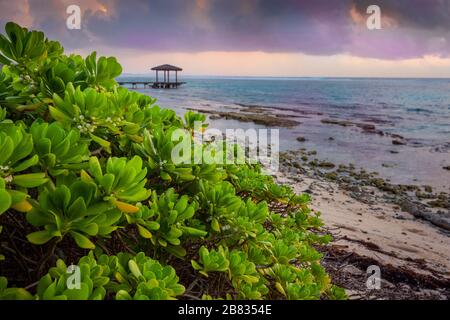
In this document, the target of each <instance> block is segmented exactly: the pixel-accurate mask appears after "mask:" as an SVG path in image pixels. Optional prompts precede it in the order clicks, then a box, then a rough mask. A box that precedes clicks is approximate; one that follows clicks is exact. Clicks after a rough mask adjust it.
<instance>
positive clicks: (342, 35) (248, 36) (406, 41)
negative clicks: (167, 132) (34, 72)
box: [0, 0, 450, 59]
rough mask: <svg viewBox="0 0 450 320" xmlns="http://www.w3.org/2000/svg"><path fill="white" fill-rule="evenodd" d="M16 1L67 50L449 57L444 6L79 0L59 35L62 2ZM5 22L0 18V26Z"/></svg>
mask: <svg viewBox="0 0 450 320" xmlns="http://www.w3.org/2000/svg"><path fill="white" fill-rule="evenodd" d="M1 2H3V1H0V7H1V6H2V5H3V4H2V3H1ZM5 2H6V1H5ZM24 2H27V3H28V5H29V8H28V10H15V11H12V10H9V11H11V12H22V11H26V12H27V14H29V15H30V16H31V18H32V19H31V21H33V23H32V26H33V28H37V29H41V30H43V31H45V32H47V33H48V34H49V36H50V37H53V38H57V39H59V40H61V41H62V42H63V44H64V45H65V47H67V48H92V47H93V46H94V45H103V46H109V47H121V48H133V49H143V50H152V51H172V52H200V51H264V52H302V53H306V54H314V55H333V54H341V53H346V54H352V55H356V56H362V57H375V58H382V59H403V58H413V57H421V56H423V55H427V54H432V55H439V56H445V57H447V56H449V54H450V1H446V0H343V1H329V0H315V1H302V0H283V1H270V0H196V1H194V0H193V1H184V0H150V1H143V0H141V1H140V0H128V1H117V0H92V1H89V0H79V1H78V2H79V4H80V6H81V7H82V9H83V29H82V30H81V31H69V30H67V29H65V18H66V14H65V6H64V5H63V4H62V3H63V2H64V1H56V0H52V1H44V0H28V1H19V2H17V3H11V2H8V6H15V5H17V6H23V5H24V4H23V3H24ZM72 3H73V4H76V3H77V1H70V4H72ZM372 4H377V5H379V6H380V7H381V9H382V18H383V29H382V30H376V31H370V30H368V29H367V28H365V19H367V17H368V15H367V14H366V9H367V7H368V6H369V5H372ZM98 8H103V9H102V10H98ZM19 9H20V8H19ZM15 16H17V14H16V15H15ZM8 18H9V17H8V16H5V15H3V14H0V22H1V23H2V24H4V23H5V22H6V21H7V20H8Z"/></svg>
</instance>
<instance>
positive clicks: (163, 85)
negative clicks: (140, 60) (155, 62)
mask: <svg viewBox="0 0 450 320" xmlns="http://www.w3.org/2000/svg"><path fill="white" fill-rule="evenodd" d="M152 70H154V71H156V81H118V83H119V85H121V86H124V85H131V88H132V89H137V88H138V85H142V86H143V88H144V89H145V88H147V87H148V88H154V89H173V88H178V87H179V86H181V85H182V84H185V83H186V82H182V81H178V71H183V69H181V68H179V67H175V66H172V65H170V64H163V65H160V66H157V67H154V68H152ZM159 71H162V72H163V73H164V79H163V81H159V79H158V72H159ZM170 71H174V72H175V81H170Z"/></svg>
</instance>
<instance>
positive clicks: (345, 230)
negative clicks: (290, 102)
mask: <svg viewBox="0 0 450 320" xmlns="http://www.w3.org/2000/svg"><path fill="white" fill-rule="evenodd" d="M237 106H238V108H236V107H224V109H225V110H223V109H221V110H220V111H218V110H214V109H213V110H212V108H211V106H203V107H202V108H187V109H188V110H193V111H197V112H202V113H205V114H207V115H208V116H209V118H210V123H212V124H214V121H225V122H226V123H230V121H236V122H238V123H246V122H250V123H254V124H256V125H261V126H264V127H268V128H270V127H277V126H279V127H282V128H288V129H289V130H291V129H292V127H293V126H295V125H297V126H299V127H300V128H301V125H302V118H305V119H306V118H308V117H310V116H316V117H317V116H320V117H322V118H318V121H319V122H320V123H321V124H323V125H330V126H333V127H338V128H342V129H354V130H358V132H359V134H361V135H373V136H378V137H382V138H387V139H390V140H391V141H392V145H393V146H394V147H396V146H399V147H404V146H407V145H409V144H410V141H409V140H408V139H407V138H404V137H402V136H400V135H396V134H394V133H385V132H383V131H381V130H379V129H378V128H377V126H376V125H373V124H364V123H360V122H358V121H344V120H335V119H330V118H329V117H327V116H326V115H323V114H319V113H311V112H309V111H307V110H303V112H302V111H301V110H294V109H292V110H286V109H282V108H273V110H270V109H269V107H265V106H256V105H244V104H237ZM205 107H206V108H208V109H205ZM239 108H244V109H239ZM274 110H275V112H274ZM293 112H295V114H296V116H295V117H292V113H293ZM297 120H299V121H297ZM295 122H297V124H295ZM291 138H292V137H291ZM296 140H297V142H298V143H299V144H298V145H299V147H298V148H296V149H295V150H287V151H283V152H281V154H280V172H279V174H277V176H276V177H275V178H276V179H277V181H278V182H280V183H284V184H287V185H290V186H291V187H292V188H293V189H294V190H295V191H296V192H297V193H303V192H306V193H309V194H310V195H311V196H312V202H311V208H312V209H313V210H314V211H316V212H320V213H321V217H322V219H323V221H324V225H325V230H327V231H328V232H329V233H330V234H331V235H332V236H333V238H334V240H333V242H332V243H331V244H329V245H328V246H326V247H324V248H318V250H319V251H321V252H322V253H323V254H324V258H323V265H324V267H325V268H326V269H327V271H328V272H329V274H330V275H331V276H332V281H333V282H334V283H335V284H337V285H339V286H341V287H343V288H344V289H346V291H347V293H348V295H349V297H350V298H351V299H450V289H449V288H450V195H449V193H448V190H450V189H449V186H448V185H445V186H444V188H436V187H434V186H430V185H424V184H421V183H420V182H419V183H415V184H394V183H392V182H391V181H390V179H388V178H385V179H384V178H381V175H380V174H379V173H378V172H370V171H368V170H366V169H364V168H360V169H359V170H357V169H356V167H355V166H354V165H353V164H351V163H349V164H347V165H343V164H335V163H333V162H330V161H329V160H327V159H328V158H325V159H323V158H321V157H320V156H319V155H318V152H317V151H315V150H309V151H308V150H307V149H306V148H302V147H301V146H302V145H305V142H306V141H307V139H306V138H305V137H303V136H297V139H296ZM316 147H317V146H316ZM416 150H417V149H414V150H413V151H416ZM445 170H448V169H446V168H444V167H443V168H442V172H443V174H448V172H446V171H445ZM374 264H375V265H378V266H380V268H381V279H382V280H381V290H368V289H367V287H366V280H367V276H368V275H367V274H366V270H367V267H368V266H370V265H374Z"/></svg>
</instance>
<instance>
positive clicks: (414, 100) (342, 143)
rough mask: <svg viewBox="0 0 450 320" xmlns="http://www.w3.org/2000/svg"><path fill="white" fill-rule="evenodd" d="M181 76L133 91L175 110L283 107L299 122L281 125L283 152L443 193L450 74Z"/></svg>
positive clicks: (449, 139)
mask: <svg viewBox="0 0 450 320" xmlns="http://www.w3.org/2000/svg"><path fill="white" fill-rule="evenodd" d="M121 79H123V80H131V79H136V80H139V79H142V78H139V77H134V76H133V77H121ZM145 79H148V80H153V79H152V78H151V77H146V78H145ZM182 80H183V81H186V82H187V83H186V84H185V85H184V86H182V87H180V88H178V89H176V90H164V89H159V90H158V89H138V91H140V92H143V93H145V94H149V95H151V96H153V97H156V98H157V99H158V104H159V105H161V106H163V107H170V108H173V109H175V110H177V111H178V112H180V113H182V112H183V110H185V108H206V109H219V110H223V109H224V108H227V107H230V108H235V107H237V106H238V104H247V105H262V106H266V107H270V108H274V112H275V113H278V112H279V113H283V111H280V110H279V109H286V110H287V111H286V112H287V113H288V114H289V115H290V116H291V117H292V118H295V119H296V120H297V121H299V122H301V124H300V125H299V126H297V127H295V128H292V129H281V134H280V136H281V140H282V141H281V145H282V149H298V148H301V147H306V148H308V149H314V150H317V151H318V157H319V158H323V159H325V158H326V159H329V160H332V161H334V162H335V163H349V162H352V163H354V164H356V165H357V166H361V167H365V168H367V169H372V170H376V171H379V172H380V173H382V175H384V176H385V177H387V178H390V179H391V180H392V181H393V182H398V183H416V184H431V185H435V186H438V187H441V188H444V189H446V190H447V191H448V187H449V186H450V183H449V181H450V173H449V172H447V171H444V170H443V169H442V167H443V166H445V165H450V79H362V78H357V79H356V78H238V77H236V78H231V77H203V78H201V77H183V78H182ZM328 118H335V119H340V120H349V121H354V122H358V123H366V124H372V125H375V126H376V128H377V129H379V130H381V131H383V132H385V133H391V134H397V135H401V136H403V137H404V138H405V139H406V140H407V142H408V143H407V145H405V146H395V145H393V144H392V140H393V139H392V137H390V136H387V135H384V136H380V135H377V134H367V133H363V132H362V131H361V130H360V129H358V128H355V127H340V126H336V125H329V124H323V123H321V122H320V120H321V119H328ZM213 125H215V126H216V127H219V128H225V127H229V126H231V127H235V126H238V127H243V128H248V127H249V126H250V127H252V126H253V127H259V126H255V125H251V124H250V125H249V124H242V123H237V122H236V121H233V122H223V121H213ZM298 136H303V137H305V138H306V139H307V142H306V143H299V142H297V141H296V137H298ZM330 137H332V138H333V139H334V140H330V139H329V138H330ZM397 152H398V153H397Z"/></svg>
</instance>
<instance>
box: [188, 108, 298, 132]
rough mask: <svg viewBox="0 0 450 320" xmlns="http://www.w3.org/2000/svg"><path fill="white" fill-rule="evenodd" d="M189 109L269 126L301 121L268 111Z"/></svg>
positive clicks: (291, 125)
mask: <svg viewBox="0 0 450 320" xmlns="http://www.w3.org/2000/svg"><path fill="white" fill-rule="evenodd" d="M188 110H192V111H196V112H200V113H205V114H211V115H213V116H216V117H219V118H224V119H227V120H228V119H232V120H237V121H241V122H253V123H256V124H261V125H264V126H267V127H284V128H289V127H295V126H297V125H299V124H300V122H298V121H295V120H292V119H288V118H286V117H284V116H282V115H278V116H276V115H271V114H268V113H250V112H236V111H230V112H225V111H216V110H203V109H195V108H188Z"/></svg>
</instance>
